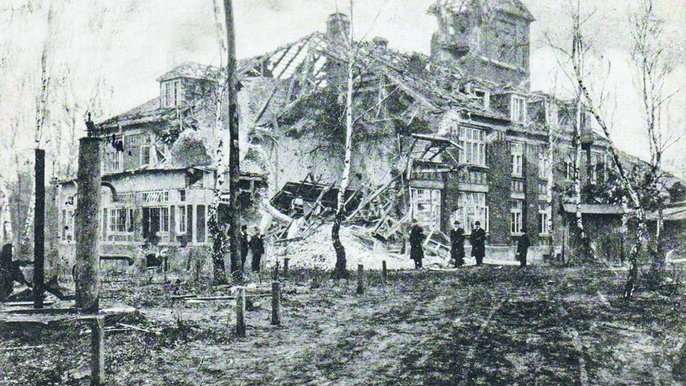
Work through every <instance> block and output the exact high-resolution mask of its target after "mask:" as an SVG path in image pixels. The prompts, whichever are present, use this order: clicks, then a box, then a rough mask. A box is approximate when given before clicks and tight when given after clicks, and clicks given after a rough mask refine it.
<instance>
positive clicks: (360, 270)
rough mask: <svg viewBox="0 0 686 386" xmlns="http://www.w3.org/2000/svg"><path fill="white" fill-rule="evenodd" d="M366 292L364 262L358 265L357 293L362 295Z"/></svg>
mask: <svg viewBox="0 0 686 386" xmlns="http://www.w3.org/2000/svg"><path fill="white" fill-rule="evenodd" d="M363 293H364V266H363V265H362V264H358V265H357V294H358V295H362V294H363Z"/></svg>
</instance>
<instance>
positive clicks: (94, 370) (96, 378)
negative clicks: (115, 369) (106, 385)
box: [91, 316, 105, 385]
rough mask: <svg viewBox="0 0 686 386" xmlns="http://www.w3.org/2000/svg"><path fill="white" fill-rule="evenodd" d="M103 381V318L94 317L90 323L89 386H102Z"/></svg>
mask: <svg viewBox="0 0 686 386" xmlns="http://www.w3.org/2000/svg"><path fill="white" fill-rule="evenodd" d="M104 380H105V318H104V317H102V316H96V317H95V319H93V320H92V321H91V385H102V384H103V382H104Z"/></svg>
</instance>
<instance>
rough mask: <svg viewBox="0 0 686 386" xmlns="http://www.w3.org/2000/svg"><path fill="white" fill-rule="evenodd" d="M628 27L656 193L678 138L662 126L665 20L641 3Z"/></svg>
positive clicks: (668, 64)
mask: <svg viewBox="0 0 686 386" xmlns="http://www.w3.org/2000/svg"><path fill="white" fill-rule="evenodd" d="M629 25H630V28H631V35H632V50H631V58H632V60H633V63H634V66H635V67H636V70H637V75H638V77H637V83H638V88H639V90H640V97H641V102H642V108H643V119H644V122H643V129H644V132H645V134H646V137H647V138H648V145H649V151H650V170H649V171H648V173H649V179H650V181H651V182H652V183H653V184H654V185H655V186H656V187H657V189H656V190H659V189H660V188H661V182H662V177H663V174H662V171H661V169H662V158H663V155H664V152H665V150H667V149H668V148H669V147H670V146H671V145H673V144H674V143H675V142H676V141H678V140H679V139H680V138H679V137H677V136H675V135H673V133H672V132H670V131H669V128H668V127H666V124H665V120H666V119H665V118H666V115H667V111H666V110H667V109H668V107H669V102H670V99H671V98H672V96H673V95H674V94H668V93H667V92H666V90H665V83H666V81H667V78H668V77H669V76H670V75H671V73H672V71H673V69H674V66H673V63H672V61H671V60H670V57H669V54H668V46H667V45H666V44H665V43H664V41H665V40H664V39H665V36H664V27H663V25H664V20H663V19H662V18H660V17H659V15H658V14H657V11H656V9H655V2H654V0H641V1H640V4H639V6H638V9H637V10H636V11H635V12H634V13H633V14H631V15H630V16H629ZM667 116H668V115H667ZM668 124H669V122H668V120H667V125H668ZM682 135H683V134H682ZM656 201H657V205H658V206H659V210H658V221H657V226H656V233H655V243H656V245H657V247H658V253H656V259H659V261H657V263H658V265H661V264H662V261H661V260H662V255H661V253H659V250H660V248H659V246H660V236H661V230H662V224H663V220H662V210H661V209H662V206H663V203H662V202H661V199H660V198H659V197H656Z"/></svg>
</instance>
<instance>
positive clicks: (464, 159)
mask: <svg viewBox="0 0 686 386" xmlns="http://www.w3.org/2000/svg"><path fill="white" fill-rule="evenodd" d="M458 143H459V144H460V146H462V149H461V150H460V151H459V152H458V155H459V161H460V163H465V164H469V165H476V166H483V167H485V166H486V153H487V148H486V145H487V142H486V131H485V130H482V129H477V128H473V127H458ZM474 160H475V161H476V162H471V161H474Z"/></svg>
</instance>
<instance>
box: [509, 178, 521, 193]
mask: <svg viewBox="0 0 686 386" xmlns="http://www.w3.org/2000/svg"><path fill="white" fill-rule="evenodd" d="M510 190H511V191H513V192H517V193H524V181H522V180H512V182H511V183H510Z"/></svg>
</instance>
